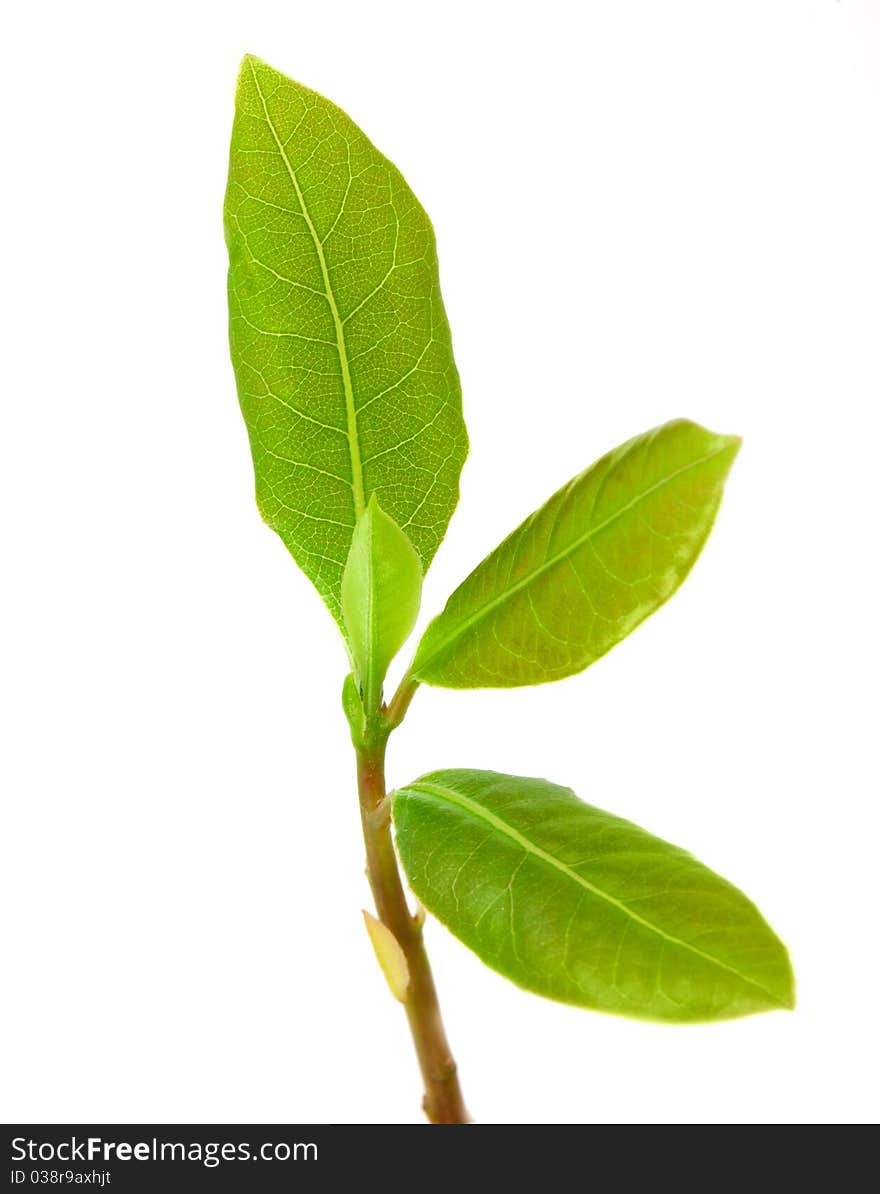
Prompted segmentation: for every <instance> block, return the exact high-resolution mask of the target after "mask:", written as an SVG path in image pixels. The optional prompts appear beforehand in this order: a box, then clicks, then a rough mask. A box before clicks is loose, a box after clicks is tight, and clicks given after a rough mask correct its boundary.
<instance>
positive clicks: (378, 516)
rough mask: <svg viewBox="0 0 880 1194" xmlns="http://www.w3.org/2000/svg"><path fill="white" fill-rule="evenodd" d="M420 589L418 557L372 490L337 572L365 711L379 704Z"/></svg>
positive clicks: (412, 622)
mask: <svg viewBox="0 0 880 1194" xmlns="http://www.w3.org/2000/svg"><path fill="white" fill-rule="evenodd" d="M421 595H422V566H421V564H420V562H419V557H418V556H417V555H416V552H415V549H414V548H413V545H412V544H411V543H410V541H409V539H407V537H406V535H405V534H404V533H403V531H402V530H401V529H400V527H399V526H398V525H397V523H396V522H395V521H394V519H393V518H389V517H388V515H387V514H386V513H385V511H384V510H383V509H382V508H381V507H380V505H379V503H378V502H377V500H376V498H375V496H373V497H371V498H370V504H369V505H368V506H367V509H366V510H365V511H364V513H363V514H362V515H361V516H360V518H359V519H358V521H357V526H356V527H355V529H354V536H353V538H352V541H351V549H350V551H349V553H348V560H347V561H346V565H345V571H344V572H343V574H342V619H343V623H344V625H345V629H346V632H347V635H348V642H349V645H350V647H351V655H352V661H353V663H354V666H355V672H356V676H357V680H358V683H359V686H360V691H361V695H362V697H363V701H364V705H365V707H366V709H367V712H372V711H375V709H376V708H377V707H378V705H379V701H380V695H381V692H382V681H383V680H384V679H385V673H386V672H387V671H388V665H389V664H390V663H391V660H392V659H393V658H394V656H395V655H396V654H397V652H398V651H399V650H400V648H401V647H402V646H403V644H404V643H405V642H406V640H407V639H408V638H409V636H410V635H411V634H412V629H413V627H414V626H415V624H416V618H417V617H418V616H419V602H420V601H421Z"/></svg>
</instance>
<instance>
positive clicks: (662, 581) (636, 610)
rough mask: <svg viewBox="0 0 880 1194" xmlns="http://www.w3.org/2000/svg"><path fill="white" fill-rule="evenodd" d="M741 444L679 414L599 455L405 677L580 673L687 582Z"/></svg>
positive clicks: (464, 590)
mask: <svg viewBox="0 0 880 1194" xmlns="http://www.w3.org/2000/svg"><path fill="white" fill-rule="evenodd" d="M739 443H740V441H739V440H738V439H736V438H735V437H733V436H726V435H715V434H713V433H712V432H711V431H706V430H705V429H704V428H702V427H698V426H697V425H696V424H695V423H690V422H687V421H686V420H684V419H677V420H675V421H674V422H672V423H666V424H664V426H662V427H658V428H656V429H655V430H654V431H649V432H647V433H646V434H645V435H640V436H637V437H636V438H635V439H631V440H629V441H628V443H625V444H623V445H622V446H621V447H619V448H616V449H615V450H614V451H613V452H609V453H608V455H607V456H603V457H602V459H601V460H599V461H597V463H596V464H594V465H593V466H592V467H591V468H588V469H587V470H586V472H583V473H581V474H580V475H579V476H577V477H575V478H574V479H573V480H572V481H570V482H569V483H568V485H566V486H565V487H564V488H563V489H560V490H559V492H558V493H555V494H554V495H553V497H552V498H550V500H549V501H548V502H547V504H546V505H544V506H542V507H541V509H540V510H537V511H536V512H535V513H534V514H532V515H531V516H530V517H529V518H527V519H526V521H525V522H524V523H522V525H521V526H519V527H518V528H517V529H516V530H515V531H514V532H513V534H512V535H510V536H508V538H507V539H505V540H504V542H503V543H502V544H501V545H500V546H499V547H496V549H495V550H494V551H493V552H492V553H491V555H489V556H487V557H486V559H485V560H484V561H483V562H482V564H479V565H478V566H477V568H476V569H475V570H474V571H473V572H472V573H471V574H470V576H469V577H468V578H467V579H466V580H465V581H464V582H463V583H462V584H461V585H459V587H458V588H457V589H456V590H455V592H454V593H453V594H452V596H451V597H450V598H449V600H448V601H447V603H446V608H445V609H444V610H443V612H442V613H441V614H440V615H439V616H438V617H436V618H435V619H434V621H433V622H431V624H430V625H429V626H428V628H427V630H426V631H425V634H424V637H423V638H422V641H421V643H420V644H419V648H418V651H417V653H416V658H415V660H414V662H413V666H412V669H411V674H412V675H413V676H414V677H415V678H416V679H417V680H425V681H427V682H428V683H429V684H440V685H445V686H446V687H448V688H502V687H513V686H515V685H519V684H541V683H543V682H545V681H547V680H559V679H561V678H562V677H563V676H570V675H572V674H573V673H574V672H579V671H582V670H583V668H585V667H587V666H588V665H589V664H591V663H593V662H594V660H596V659H598V658H599V656H600V655H604V654H605V652H606V651H608V650H610V649H611V647H613V646H614V644H615V643H618V642H620V640H621V639H622V638H625V637H626V635H628V634H629V633H630V632H631V631H632V630H634V629H635V627H636V626H638V624H639V623H640V622H642V621H644V619H645V618H647V617H648V615H649V614H651V613H653V612H654V610H655V609H657V607H658V606H660V605H662V604H663V602H664V601H666V600H667V599H668V598H669V597H671V596H672V594H673V593H674V592H675V590H676V589H677V588H678V586H679V585H680V584H681V582H682V581H683V580H684V578H685V577H686V576H687V574H688V572H689V571H690V569H691V567H692V565H693V563H694V561H695V560H696V558H697V556H698V555H699V553H700V549H701V548H702V546H703V544H704V543H705V541H706V537H707V535H708V534H709V531H710V530H711V527H712V522H713V520H714V518H715V514H716V511H717V509H718V504H719V502H720V500H721V492H722V489H723V486H724V480H725V478H726V476H727V473H728V471H729V470H730V466H731V464H732V463H733V459H734V457H735V456H736V453H737V450H738V448H739Z"/></svg>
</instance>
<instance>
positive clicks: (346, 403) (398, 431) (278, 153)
mask: <svg viewBox="0 0 880 1194" xmlns="http://www.w3.org/2000/svg"><path fill="white" fill-rule="evenodd" d="M224 224H225V229H226V239H227V244H228V246H229V261H230V265H229V328H230V333H229V335H230V345H231V351H232V363H233V366H234V368H235V375H236V381H237V383H238V394H239V399H240V401H241V408H242V411H243V413H244V417H245V421H246V423H247V428H248V434H249V436H250V442H251V451H252V453H253V458H254V471H255V473H256V488H257V503H258V505H259V508H260V512H261V513H262V515H263V518H264V519H265V520H266V522H267V523H268V524H269V526H271V527H272V528H273V529H274V530H276V531H277V532H278V534H279V535H280V536H281V538H282V539H283V540H284V542H285V543H286V544H287V546H288V548H289V549H290V551H291V552H292V553H293V556H294V558H295V559H296V561H297V563H298V564H299V565H300V567H301V568H302V569H303V571H304V572H305V573H306V574H307V575H308V576H309V577H310V578H311V580H312V581H313V583H314V584H315V586H316V588H317V589H318V591H319V593H320V594H321V596H322V597H323V598H324V600H325V601H326V603H327V605H328V606H329V608H330V610H331V612H332V613H333V615H334V617H335V618H336V619H337V621H338V622H339V623H340V625H341V624H342V611H341V597H340V589H341V585H342V571H343V568H344V567H345V561H346V558H347V556H348V550H349V546H350V543H351V537H352V532H353V530H354V526H355V523H356V521H357V518H358V516H359V515H360V514H362V513H363V512H364V510H366V508H367V503H368V501H369V499H370V496H371V495H372V494H376V495H377V496H378V498H379V500H380V501H381V503H382V508H383V509H384V510H385V511H386V512H387V513H388V514H390V515H391V517H392V518H393V519H394V520H395V522H396V523H397V524H398V526H400V527H401V528H402V529H403V530H404V531H405V532H406V534H407V535H408V536H409V539H410V541H411V542H412V544H413V546H414V547H415V549H416V551H417V552H418V554H419V558H420V559H421V562H422V566H423V568H424V569H427V567H428V565H429V563H430V562H431V559H432V558H433V556H434V553H435V551H436V550H437V547H438V546H439V544H440V542H441V540H442V539H443V536H444V534H445V532H446V527H447V525H448V523H449V519H450V517H451V516H452V512H453V510H454V508H455V505H456V502H457V500H458V478H459V474H460V472H461V466H462V464H463V462H464V458H465V456H466V454H467V435H466V432H465V428H464V423H463V421H462V417H461V393H460V387H459V382H458V374H457V372H456V368H455V362H454V360H453V357H452V345H451V340H450V334H449V326H448V324H447V322H446V314H445V312H444V309H443V302H442V299H441V297H440V287H439V282H438V274H437V254H436V248H435V244H434V234H433V230H432V228H431V224H430V221H429V219H428V217H427V215H426V214H425V212H424V210H423V209H422V207H421V206H420V205H419V203H418V200H417V199H416V198H415V196H414V195H413V193H412V191H410V189H409V187H408V186H407V185H406V183H405V182H404V180H403V178H402V177H401V175H400V173H399V171H398V170H397V169H396V168H395V167H394V166H393V165H392V164H391V163H390V162H389V161H388V160H387V159H386V158H384V157H383V156H382V154H380V153H379V151H378V150H377V149H376V148H375V147H374V146H373V145H372V144H371V143H370V142H369V141H368V140H367V138H366V137H365V136H364V134H363V133H362V132H361V131H360V129H359V128H357V126H356V125H355V124H353V123H352V121H351V120H350V119H349V118H348V117H347V116H346V115H345V113H344V112H342V111H341V110H340V109H339V108H337V107H336V106H335V105H334V104H331V103H330V102H329V101H328V100H326V99H324V98H323V97H322V96H320V95H317V94H316V93H315V92H314V91H310V90H308V88H306V87H302V86H301V85H300V84H299V83H295V82H293V80H292V79H288V78H286V77H285V76H284V75H282V74H279V72H278V71H276V70H273V69H272V68H271V67H270V66H267V65H266V63H264V62H260V61H259V60H258V59H256V58H252V57H247V58H245V59H244V62H243V63H242V67H241V73H240V75H239V80H238V90H237V93H236V102H235V123H234V125H233V130H232V147H231V153H230V162H229V186H228V189H227V192H226V204H225V208H224Z"/></svg>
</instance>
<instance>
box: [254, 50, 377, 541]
mask: <svg viewBox="0 0 880 1194" xmlns="http://www.w3.org/2000/svg"><path fill="white" fill-rule="evenodd" d="M250 68H251V75H252V76H253V80H254V86H255V87H256V89H257V95H258V96H259V97H260V103H261V104H262V106H263V114H264V116H265V118H266V124H267V125H268V126H269V131H270V132H271V134H272V138H273V140H274V142H275V144H276V146H277V147H278V153H279V154H280V155H281V160H282V161H283V162H284V165H285V168H286V169H287V173H288V175H289V177H290V181H291V183H292V185H293V189H294V192H295V194H296V199H297V203H299V206H300V211H301V213H302V217H303V219H304V220H305V222H306V226H307V228H308V230H309V235H310V236H311V238H312V243H313V244H314V246H315V252H316V253H317V256H318V263H319V265H320V267H321V277H322V279H323V282H324V296H325V298H326V299H327V306H328V307H329V308H330V314H331V316H332V317H333V326H334V328H335V330H336V351H337V353H338V354H339V367H340V371H341V373H342V388H343V391H344V393H345V418H346V427H347V432H348V450H349V455H350V458H351V489H352V494H353V496H354V513H355V518H356V519H357V518H358V517H359V516H360V515H361V514H363V512H364V510H365V508H366V502H365V499H364V476H363V466H362V463H361V450H360V440H359V438H358V425H357V410H356V408H355V404H354V388H353V386H352V384H351V370H350V368H349V363H348V349H347V348H346V344H345V328H344V324H343V322H342V319H341V318H340V315H339V308H338V307H337V305H336V296H335V294H334V293H333V286H332V283H331V281H330V271H329V269H328V267H327V259H326V257H325V256H324V246H323V244H322V243H321V238H320V237H319V236H318V231H317V229H316V228H315V225H314V224H313V223H312V217H311V216H310V215H309V209H308V208H307V207H306V201H305V197H304V195H303V193H302V190H301V189H300V185H299V179H298V178H297V176H296V171H295V170H294V168H293V165H292V163H291V161H290V158H289V157H288V156H287V151H286V150H285V148H284V145H283V143H282V141H281V138H280V137H279V136H278V132H277V130H276V128H275V125H274V123H273V122H272V117H271V116H270V115H269V107H268V105H267V103H266V97H265V96H264V95H263V91H262V88H261V87H260V81H259V79H258V78H257V72H256V70H255V69H254V65H253V63H250Z"/></svg>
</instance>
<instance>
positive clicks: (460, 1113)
mask: <svg viewBox="0 0 880 1194" xmlns="http://www.w3.org/2000/svg"><path fill="white" fill-rule="evenodd" d="M386 742H387V734H386V733H381V734H379V735H377V736H376V737H375V738H373V740H372V741H370V742H369V743H363V744H361V745H359V746H358V747H357V748H356V749H357V764H358V793H359V795H360V805H361V824H362V826H363V831H364V845H365V846H366V848H367V875H368V877H369V880H370V887H371V888H372V889H373V898H374V899H375V901H376V911H377V912H378V914H379V919H380V920H381V921H382V922H383V924H385V925H386V926H387V927H388V928H389V929H390V930H391V932H392V933H393V934H394V936H395V937H396V938H397V940H398V942H399V943H400V946H401V949H402V950H403V952H404V954H405V955H406V961H407V965H408V966H409V990H408V993H407V997H406V1003H405V1007H406V1014H407V1018H408V1019H409V1027H410V1031H411V1033H412V1038H413V1042H414V1044H415V1047H416V1055H417V1056H418V1059H419V1066H420V1067H421V1071H422V1079H423V1081H424V1084H425V1097H424V1100H423V1103H422V1106H423V1107H424V1109H425V1114H426V1115H427V1117H428V1119H429V1120H430V1121H431V1123H432V1124H465V1123H468V1122H469V1120H468V1113H467V1109H466V1107H465V1105H464V1100H463V1098H462V1094H461V1087H460V1086H459V1084H458V1072H457V1070H456V1066H455V1060H454V1058H453V1056H452V1051H451V1050H450V1048H449V1042H448V1041H447V1039H446V1032H445V1030H444V1028H443V1020H442V1019H441V1016H440V1005H439V1003H438V1002H437V990H436V988H435V986H434V978H433V976H432V974H431V966H430V963H429V962H428V955H427V953H426V951H425V944H424V941H423V940H422V926H421V924H420V923H419V921H418V920H417V919H416V918H415V917H413V916H412V915H411V913H410V910H409V906H408V905H407V902H406V895H405V893H404V890H403V884H402V883H401V881H400V871H399V870H398V866H397V857H396V855H395V853H394V845H393V843H392V841H391V825H390V821H389V818H388V816H387V812H386V810H385V806H384V805H383V804H382V802H383V801H384V800H385V797H386V793H385V745H386Z"/></svg>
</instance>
